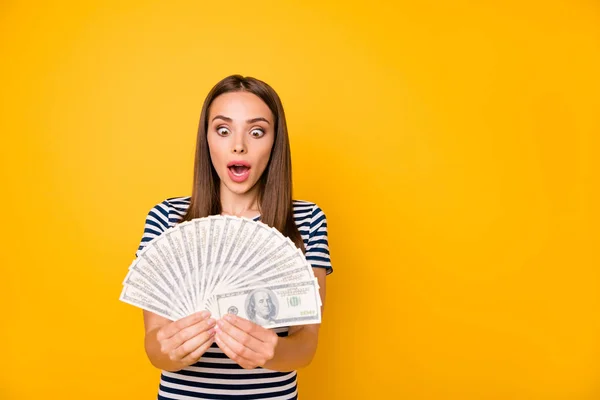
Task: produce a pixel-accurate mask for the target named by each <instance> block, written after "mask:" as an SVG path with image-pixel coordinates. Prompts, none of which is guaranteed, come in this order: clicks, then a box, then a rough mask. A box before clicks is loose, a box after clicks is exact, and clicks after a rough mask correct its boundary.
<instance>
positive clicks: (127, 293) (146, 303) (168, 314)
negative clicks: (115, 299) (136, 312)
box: [119, 285, 179, 321]
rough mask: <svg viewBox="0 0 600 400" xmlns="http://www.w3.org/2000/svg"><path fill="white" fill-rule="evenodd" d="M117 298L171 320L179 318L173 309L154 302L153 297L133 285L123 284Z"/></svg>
mask: <svg viewBox="0 0 600 400" xmlns="http://www.w3.org/2000/svg"><path fill="white" fill-rule="evenodd" d="M119 300H121V301H122V302H124V303H128V304H131V305H132V306H136V307H139V308H142V309H144V310H147V311H151V312H153V313H155V314H158V315H160V316H161V317H164V318H167V319H170V320H171V321H175V320H177V319H179V315H177V314H176V313H175V312H173V310H171V309H169V308H168V307H164V306H163V305H162V304H160V303H158V302H156V301H155V299H154V298H152V297H151V296H148V295H147V294H145V293H143V292H142V291H140V290H138V289H136V288H134V287H133V286H129V285H127V286H124V287H123V291H122V292H121V296H120V297H119Z"/></svg>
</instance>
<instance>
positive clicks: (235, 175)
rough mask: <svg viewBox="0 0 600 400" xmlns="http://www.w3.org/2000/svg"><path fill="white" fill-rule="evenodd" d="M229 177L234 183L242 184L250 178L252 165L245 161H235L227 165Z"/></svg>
mask: <svg viewBox="0 0 600 400" xmlns="http://www.w3.org/2000/svg"><path fill="white" fill-rule="evenodd" d="M227 170H228V171H229V177H230V178H231V180H232V181H234V182H237V183H241V182H244V181H245V180H246V179H248V177H249V176H250V164H248V163H246V162H243V161H233V162H230V163H229V164H227Z"/></svg>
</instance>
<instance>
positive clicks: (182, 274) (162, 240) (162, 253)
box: [148, 233, 194, 312]
mask: <svg viewBox="0 0 600 400" xmlns="http://www.w3.org/2000/svg"><path fill="white" fill-rule="evenodd" d="M148 246H149V245H148ZM152 247H153V248H154V249H155V250H156V252H157V253H158V255H159V258H160V259H161V260H162V262H163V263H164V264H165V265H167V266H169V267H170V270H171V272H173V273H174V275H175V276H174V278H175V280H176V281H178V285H177V287H178V289H180V290H181V296H182V298H183V300H184V302H185V303H186V304H187V305H188V308H189V309H191V310H192V312H193V310H194V307H193V302H192V299H191V296H190V293H189V291H188V287H187V282H188V281H189V279H188V276H187V275H188V274H187V271H185V270H184V269H183V265H182V264H181V263H179V262H177V261H176V256H175V253H177V250H176V249H175V248H172V247H171V242H170V241H169V236H168V233H167V234H165V233H163V234H162V235H160V236H159V237H157V238H156V239H155V240H154V243H153V246H152ZM148 251H150V250H148Z"/></svg>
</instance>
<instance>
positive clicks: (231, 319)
mask: <svg viewBox="0 0 600 400" xmlns="http://www.w3.org/2000/svg"><path fill="white" fill-rule="evenodd" d="M223 318H225V320H226V321H227V322H233V316H232V315H229V314H226V315H225V316H224V317H223Z"/></svg>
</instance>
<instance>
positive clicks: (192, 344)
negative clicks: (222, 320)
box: [172, 329, 215, 365]
mask: <svg viewBox="0 0 600 400" xmlns="http://www.w3.org/2000/svg"><path fill="white" fill-rule="evenodd" d="M214 336H215V330H214V329H210V330H208V331H205V332H202V333H201V334H199V335H197V336H195V337H194V338H192V339H190V340H188V341H187V342H185V343H183V344H182V345H181V346H179V347H178V348H177V349H175V350H174V351H173V352H172V355H173V358H174V359H175V360H181V361H182V362H183V363H185V364H187V365H189V364H193V363H195V362H196V361H198V359H199V358H200V357H201V356H202V354H204V352H205V351H206V350H208V348H209V347H210V346H211V345H212V344H213V342H214ZM173 358H172V359H173Z"/></svg>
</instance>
